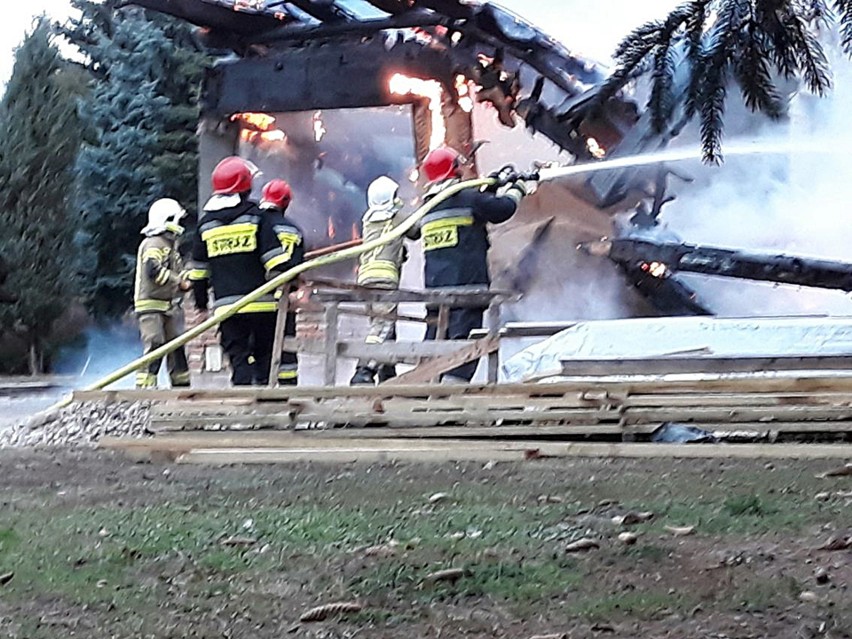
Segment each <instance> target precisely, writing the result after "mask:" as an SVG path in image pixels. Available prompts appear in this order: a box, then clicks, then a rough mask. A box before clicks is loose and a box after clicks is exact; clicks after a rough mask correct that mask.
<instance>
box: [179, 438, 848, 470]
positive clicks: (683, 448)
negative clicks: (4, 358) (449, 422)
mask: <svg viewBox="0 0 852 639" xmlns="http://www.w3.org/2000/svg"><path fill="white" fill-rule="evenodd" d="M346 443H347V445H346V446H340V445H334V446H329V445H328V442H327V441H323V442H322V444H323V445H322V446H318V445H313V446H302V445H295V446H293V447H290V448H279V449H275V448H271V449H251V448H233V449H195V450H191V451H189V452H187V453H185V454H183V455H181V456H179V457H178V458H177V461H178V462H179V463H185V464H212V465H232V464H278V463H300V462H314V463H351V462H388V461H406V462H420V463H423V462H464V461H475V462H486V461H523V460H539V459H543V458H562V457H564V458H572V457H574V458H575V457H610V458H637V459H643V458H645V459H647V458H684V459H702V458H724V459H841V460H847V459H852V445H849V444H822V445H820V444H734V445H725V444H576V443H544V442H500V443H498V444H494V445H491V446H475V445H471V442H469V441H452V440H448V441H442V442H425V443H427V444H428V445H425V446H411V445H410V444H411V443H412V442H411V441H410V440H404V441H401V442H394V441H388V440H380V441H378V442H358V443H356V444H353V442H351V441H348V440H347V442H346Z"/></svg>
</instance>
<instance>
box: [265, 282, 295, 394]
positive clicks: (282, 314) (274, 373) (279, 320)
mask: <svg viewBox="0 0 852 639" xmlns="http://www.w3.org/2000/svg"><path fill="white" fill-rule="evenodd" d="M289 310H290V296H289V295H288V294H287V292H286V291H282V292H281V297H280V298H279V299H278V316H277V317H276V318H275V341H274V342H273V345H272V364H271V365H270V367H269V386H270V387H274V386H277V385H278V367H279V366H281V351H282V350H284V330H285V327H286V325H287V312H288V311H289Z"/></svg>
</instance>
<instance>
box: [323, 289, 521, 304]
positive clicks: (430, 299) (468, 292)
mask: <svg viewBox="0 0 852 639" xmlns="http://www.w3.org/2000/svg"><path fill="white" fill-rule="evenodd" d="M311 299H313V300H315V301H317V302H320V303H323V304H325V303H334V302H338V303H340V302H392V303H396V304H402V303H421V304H435V305H438V304H446V305H447V306H452V307H458V308H477V307H483V308H485V307H487V306H488V305H489V304H490V303H492V302H510V301H516V300H517V299H518V295H517V294H516V293H513V292H511V291H498V290H491V289H488V288H487V287H464V286H462V287H442V288H435V289H425V290H421V291H413V290H407V289H396V290H387V289H378V288H368V287H363V288H359V289H357V290H329V289H323V288H314V289H313V290H312V291H311Z"/></svg>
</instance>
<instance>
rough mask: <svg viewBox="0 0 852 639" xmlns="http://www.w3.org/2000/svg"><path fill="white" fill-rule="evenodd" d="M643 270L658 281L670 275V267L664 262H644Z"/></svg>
mask: <svg viewBox="0 0 852 639" xmlns="http://www.w3.org/2000/svg"><path fill="white" fill-rule="evenodd" d="M641 268H642V270H643V271H645V272H646V273H650V274H651V276H652V277H656V278H657V279H662V278H664V277H666V276H667V275H668V273H669V267H668V266H666V265H665V264H664V263H663V262H642V266H641Z"/></svg>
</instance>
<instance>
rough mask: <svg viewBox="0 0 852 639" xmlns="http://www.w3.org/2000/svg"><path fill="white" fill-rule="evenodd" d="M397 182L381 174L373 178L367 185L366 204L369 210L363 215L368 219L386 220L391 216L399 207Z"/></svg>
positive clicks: (400, 206) (400, 202)
mask: <svg viewBox="0 0 852 639" xmlns="http://www.w3.org/2000/svg"><path fill="white" fill-rule="evenodd" d="M398 194H399V184H397V183H396V182H394V181H393V180H392V179H390V178H389V177H387V176H386V175H383V176H381V177H378V178H376V179H375V180H373V182H372V184H370V186H369V187H367V204H368V205H369V207H370V208H369V210H368V211H367V215H366V216H365V218H366V219H368V220H387V219H390V218H391V217H393V215H394V213H396V212H397V211H398V210H399V209H400V208H402V201H401V200H400V199H399V196H398Z"/></svg>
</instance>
